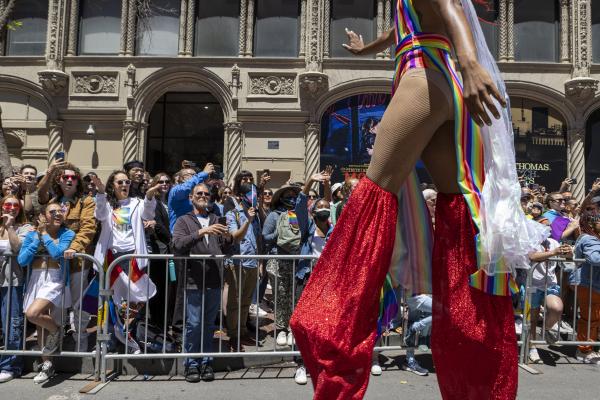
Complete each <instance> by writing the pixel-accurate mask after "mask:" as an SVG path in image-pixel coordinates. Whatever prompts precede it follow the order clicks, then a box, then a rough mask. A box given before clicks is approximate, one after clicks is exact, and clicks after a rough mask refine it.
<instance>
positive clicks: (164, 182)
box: [158, 179, 171, 185]
mask: <svg viewBox="0 0 600 400" xmlns="http://www.w3.org/2000/svg"><path fill="white" fill-rule="evenodd" d="M158 183H160V184H161V185H168V184H169V183H171V181H169V180H168V179H161V180H159V181H158Z"/></svg>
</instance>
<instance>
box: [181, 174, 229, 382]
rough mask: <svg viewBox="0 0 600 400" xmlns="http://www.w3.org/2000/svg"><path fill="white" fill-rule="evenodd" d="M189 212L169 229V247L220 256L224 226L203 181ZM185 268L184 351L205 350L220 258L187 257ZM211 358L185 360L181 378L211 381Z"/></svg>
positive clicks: (209, 339) (210, 334)
mask: <svg viewBox="0 0 600 400" xmlns="http://www.w3.org/2000/svg"><path fill="white" fill-rule="evenodd" d="M189 198H190V200H191V202H192V205H193V207H194V208H193V211H192V212H190V213H188V214H186V215H183V216H182V217H180V218H179V219H178V220H177V222H176V223H175V226H174V228H173V240H172V246H173V249H174V252H175V254H177V255H180V256H189V255H192V254H207V255H213V256H214V255H221V254H223V252H224V250H226V248H228V247H229V246H230V245H231V242H232V237H231V235H230V234H229V232H228V230H227V227H226V226H225V225H222V224H220V223H218V217H217V216H216V215H215V214H213V213H209V211H208V210H209V207H210V204H209V201H208V199H209V198H210V189H209V187H208V186H207V185H206V184H204V183H199V184H197V185H196V186H194V188H193V190H192V193H191V194H190V196H189ZM186 265H187V271H186V282H185V291H186V322H185V352H186V353H199V352H204V353H209V352H211V351H213V347H212V342H213V335H214V332H215V328H216V326H215V320H216V318H217V313H218V311H219V304H220V300H221V272H220V270H221V268H223V262H222V260H215V259H209V260H193V259H191V260H188V262H187V264H186ZM211 362H212V357H204V358H202V359H196V358H188V359H186V362H185V366H186V373H185V379H186V381H188V382H199V381H200V380H203V381H212V380H214V378H215V376H214V373H213V370H212V367H211Z"/></svg>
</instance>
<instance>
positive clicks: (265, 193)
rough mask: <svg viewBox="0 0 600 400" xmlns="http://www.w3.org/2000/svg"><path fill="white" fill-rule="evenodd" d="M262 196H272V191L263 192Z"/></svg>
mask: <svg viewBox="0 0 600 400" xmlns="http://www.w3.org/2000/svg"><path fill="white" fill-rule="evenodd" d="M263 196H273V192H263Z"/></svg>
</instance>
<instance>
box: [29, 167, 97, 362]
mask: <svg viewBox="0 0 600 400" xmlns="http://www.w3.org/2000/svg"><path fill="white" fill-rule="evenodd" d="M49 177H50V181H51V182H52V188H51V189H52V190H51V192H50V191H49V190H48V187H47V185H43V186H42V185H41V186H40V188H39V189H38V191H37V195H38V200H39V202H40V203H41V204H45V203H47V202H48V201H50V202H52V203H58V204H60V205H61V206H62V209H63V211H64V219H65V226H66V227H67V228H69V229H70V230H72V231H73V232H75V238H74V239H73V241H72V242H71V245H70V246H69V248H68V249H67V250H66V251H65V254H64V258H65V260H68V263H69V272H70V281H69V282H70V284H69V290H70V295H71V301H72V303H73V307H72V309H71V310H69V333H70V334H71V335H72V336H73V341H74V343H75V347H76V349H79V351H87V349H88V333H87V327H88V324H89V322H90V314H89V313H88V312H86V311H85V310H83V309H82V310H80V308H81V307H80V306H81V304H80V300H81V298H82V297H83V296H82V294H83V292H84V291H85V289H86V288H87V287H88V283H89V282H88V272H89V264H86V263H85V262H84V261H83V260H82V259H73V258H74V256H75V254H76V253H87V254H91V253H92V243H93V241H94V238H95V236H96V218H95V217H94V211H95V209H96V202H95V201H94V199H93V198H92V197H89V196H86V195H85V192H84V187H83V179H82V176H81V171H80V170H79V168H77V167H76V166H75V165H74V164H72V163H70V162H61V163H60V164H57V165H56V166H54V168H52V173H51V174H49ZM51 194H52V195H53V197H52V198H51V199H49V198H50V196H51ZM48 199H49V200H48ZM76 351H77V350H76Z"/></svg>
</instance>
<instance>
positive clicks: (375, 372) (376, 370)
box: [371, 362, 383, 376]
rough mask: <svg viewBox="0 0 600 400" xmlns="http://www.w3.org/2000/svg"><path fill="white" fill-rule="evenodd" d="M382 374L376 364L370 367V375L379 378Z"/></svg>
mask: <svg viewBox="0 0 600 400" xmlns="http://www.w3.org/2000/svg"><path fill="white" fill-rule="evenodd" d="M382 372H383V371H382V370H381V366H380V365H379V364H378V363H377V362H374V363H373V365H371V375H373V376H379V375H381V374H382Z"/></svg>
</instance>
